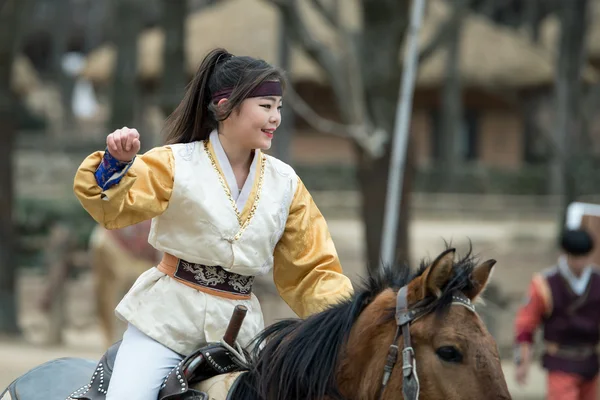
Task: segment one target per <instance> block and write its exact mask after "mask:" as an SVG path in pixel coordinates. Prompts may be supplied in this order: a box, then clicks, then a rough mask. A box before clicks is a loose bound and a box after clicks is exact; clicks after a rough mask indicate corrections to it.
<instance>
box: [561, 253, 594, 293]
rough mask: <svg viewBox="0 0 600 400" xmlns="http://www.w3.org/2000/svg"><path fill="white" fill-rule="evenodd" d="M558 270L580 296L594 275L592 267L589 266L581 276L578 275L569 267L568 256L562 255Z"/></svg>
mask: <svg viewBox="0 0 600 400" xmlns="http://www.w3.org/2000/svg"><path fill="white" fill-rule="evenodd" d="M558 270H559V272H560V274H561V275H562V276H563V277H564V278H565V279H566V280H567V282H568V283H569V286H571V289H573V292H575V294H577V295H578V296H581V295H582V294H583V292H584V291H585V288H586V287H587V285H588V282H589V281H590V277H591V276H592V267H591V266H587V267H585V268H584V269H583V272H582V273H581V276H579V277H577V276H575V274H573V271H571V268H569V264H568V263H567V257H565V256H560V257H559V259H558Z"/></svg>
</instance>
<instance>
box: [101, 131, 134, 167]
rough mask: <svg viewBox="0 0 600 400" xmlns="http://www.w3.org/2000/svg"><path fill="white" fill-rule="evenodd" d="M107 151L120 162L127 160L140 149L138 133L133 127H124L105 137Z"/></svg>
mask: <svg viewBox="0 0 600 400" xmlns="http://www.w3.org/2000/svg"><path fill="white" fill-rule="evenodd" d="M106 146H107V147H108V152H109V153H110V155H112V156H113V157H114V158H116V159H117V160H119V161H122V162H129V161H131V160H133V157H135V155H136V154H137V153H138V151H140V134H139V133H138V131H137V130H135V129H129V128H127V127H124V128H122V129H117V130H116V131H114V132H113V133H111V134H110V135H108V136H107V137H106Z"/></svg>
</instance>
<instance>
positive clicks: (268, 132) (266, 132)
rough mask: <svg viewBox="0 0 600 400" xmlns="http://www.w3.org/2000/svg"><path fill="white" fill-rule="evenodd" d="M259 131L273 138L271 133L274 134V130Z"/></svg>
mask: <svg viewBox="0 0 600 400" xmlns="http://www.w3.org/2000/svg"><path fill="white" fill-rule="evenodd" d="M261 131H263V133H264V134H266V135H267V136H273V132H275V130H270V129H261Z"/></svg>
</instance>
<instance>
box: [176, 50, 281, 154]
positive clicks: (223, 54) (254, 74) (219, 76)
mask: <svg viewBox="0 0 600 400" xmlns="http://www.w3.org/2000/svg"><path fill="white" fill-rule="evenodd" d="M265 81H279V82H280V83H281V85H282V88H283V87H285V77H284V73H283V71H282V70H280V69H279V68H277V67H274V66H272V65H270V64H269V63H267V62H266V61H264V60H260V59H256V58H252V57H247V56H234V55H232V54H231V53H229V52H228V51H227V50H225V49H222V48H217V49H214V50H212V51H211V52H209V53H208V54H207V55H206V57H204V60H202V63H201V64H200V67H199V68H198V71H197V72H196V74H195V75H194V78H193V79H192V81H191V82H190V83H189V85H188V87H187V90H186V93H185V96H184V97H183V100H181V103H179V105H178V106H177V108H176V109H175V111H173V113H172V114H171V115H170V116H169V118H168V119H167V123H166V130H167V137H166V143H167V144H173V143H189V142H194V141H197V140H205V139H208V136H209V135H210V132H211V131H212V130H213V129H216V128H217V125H218V122H219V121H223V120H224V119H226V118H227V117H229V115H230V114H231V112H232V111H233V110H235V109H237V108H238V107H239V106H240V104H241V103H242V101H244V99H246V98H247V97H248V95H249V94H250V93H251V92H252V91H253V90H254V89H255V88H256V87H258V86H259V85H260V84H262V83H263V82H265ZM230 88H232V89H233V91H232V93H231V95H230V96H229V97H228V98H227V100H228V101H227V103H225V104H224V105H223V107H219V109H218V110H217V108H216V105H215V104H213V103H212V101H211V99H212V96H213V95H214V94H215V93H217V92H219V91H221V90H224V89H230Z"/></svg>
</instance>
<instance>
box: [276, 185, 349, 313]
mask: <svg viewBox="0 0 600 400" xmlns="http://www.w3.org/2000/svg"><path fill="white" fill-rule="evenodd" d="M273 279H274V281H275V286H276V287H277V290H278V292H279V294H280V295H281V297H282V298H283V300H284V301H285V302H286V303H287V304H288V305H289V306H290V307H291V308H292V310H293V311H294V312H295V313H296V314H297V315H298V316H299V317H300V318H306V317H308V316H310V315H311V314H314V313H317V312H320V311H322V310H323V309H324V308H325V307H327V306H328V305H330V304H334V303H336V302H337V301H339V300H342V299H343V298H344V297H347V296H350V295H351V294H352V292H353V289H352V283H351V282H350V279H348V277H346V276H345V275H343V273H342V266H341V265H340V260H339V258H338V255H337V252H336V250H335V246H334V244H333V241H332V239H331V235H330V233H329V229H328V227H327V223H326V222H325V218H323V215H322V214H321V212H320V211H319V209H318V208H317V206H316V204H315V203H314V201H313V199H312V197H311V195H310V193H309V192H308V190H307V189H306V187H305V186H304V184H303V183H302V181H301V180H300V179H298V189H297V190H296V193H295V195H294V199H293V200H292V204H291V206H290V214H289V216H288V219H287V222H286V226H285V230H284V232H283V236H282V237H281V239H280V240H279V242H278V243H277V246H275V253H274V267H273Z"/></svg>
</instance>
